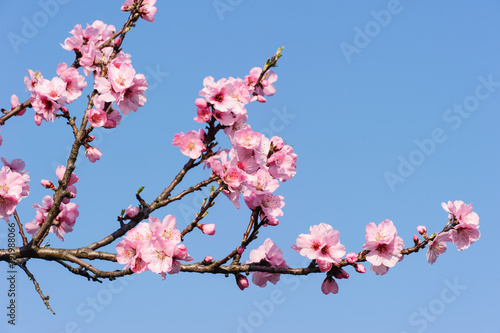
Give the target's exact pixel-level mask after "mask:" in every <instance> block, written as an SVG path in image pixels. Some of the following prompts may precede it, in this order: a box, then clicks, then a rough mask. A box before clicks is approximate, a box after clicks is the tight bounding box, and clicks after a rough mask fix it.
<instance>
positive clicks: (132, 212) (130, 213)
mask: <svg viewBox="0 0 500 333" xmlns="http://www.w3.org/2000/svg"><path fill="white" fill-rule="evenodd" d="M137 214H139V207H132V205H130V206H128V208H127V209H126V210H125V216H127V217H130V218H134V217H135V216H137Z"/></svg>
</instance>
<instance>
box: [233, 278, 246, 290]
mask: <svg viewBox="0 0 500 333" xmlns="http://www.w3.org/2000/svg"><path fill="white" fill-rule="evenodd" d="M235 277H236V284H237V285H238V288H240V289H241V290H243V289H246V288H248V279H247V277H246V276H244V275H241V274H238V275H235Z"/></svg>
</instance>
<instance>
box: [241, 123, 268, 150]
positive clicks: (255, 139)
mask: <svg viewBox="0 0 500 333" xmlns="http://www.w3.org/2000/svg"><path fill="white" fill-rule="evenodd" d="M261 140H262V134H260V133H258V132H254V131H252V129H251V128H249V127H247V128H245V129H242V130H239V131H236V133H234V141H235V142H236V144H238V145H239V146H241V147H243V148H246V149H255V148H257V147H258V146H259V145H260V141H261Z"/></svg>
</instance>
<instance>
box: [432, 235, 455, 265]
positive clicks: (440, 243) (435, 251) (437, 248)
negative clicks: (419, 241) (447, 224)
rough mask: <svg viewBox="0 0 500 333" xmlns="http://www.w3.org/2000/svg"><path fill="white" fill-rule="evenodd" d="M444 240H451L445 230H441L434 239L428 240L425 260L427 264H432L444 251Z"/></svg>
mask: <svg viewBox="0 0 500 333" xmlns="http://www.w3.org/2000/svg"><path fill="white" fill-rule="evenodd" d="M446 242H451V237H450V234H449V233H447V232H442V233H440V234H439V235H437V236H436V238H434V240H432V241H430V242H429V248H428V249H427V261H428V262H429V264H431V265H432V264H433V263H434V262H435V261H436V259H437V257H438V256H440V255H442V254H443V253H445V252H446V247H447V246H446Z"/></svg>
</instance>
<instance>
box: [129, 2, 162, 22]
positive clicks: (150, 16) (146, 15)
mask: <svg viewBox="0 0 500 333" xmlns="http://www.w3.org/2000/svg"><path fill="white" fill-rule="evenodd" d="M134 2H135V1H134V0H125V2H124V3H123V5H122V8H121V10H123V11H130V10H132V8H133V6H134ZM155 3H156V0H144V1H143V2H142V6H141V9H140V13H141V18H143V19H144V20H146V21H148V22H154V20H155V18H154V15H155V14H156V11H157V8H156V7H155V6H154V4H155Z"/></svg>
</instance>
